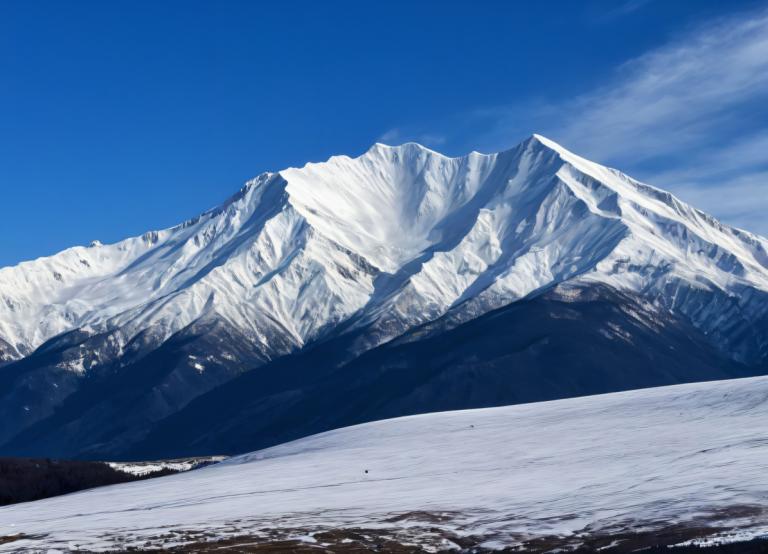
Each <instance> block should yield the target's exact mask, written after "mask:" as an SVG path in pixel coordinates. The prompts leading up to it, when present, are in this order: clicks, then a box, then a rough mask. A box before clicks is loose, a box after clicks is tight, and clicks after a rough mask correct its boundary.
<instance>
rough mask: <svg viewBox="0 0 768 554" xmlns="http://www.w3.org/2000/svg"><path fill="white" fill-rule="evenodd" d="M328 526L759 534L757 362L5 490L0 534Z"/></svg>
mask: <svg viewBox="0 0 768 554" xmlns="http://www.w3.org/2000/svg"><path fill="white" fill-rule="evenodd" d="M330 529H366V530H376V529H378V530H379V531H380V532H381V533H383V534H388V535H387V536H389V537H394V538H395V540H397V541H399V542H400V543H401V544H409V543H410V544H417V545H420V546H421V547H422V548H424V549H425V550H427V551H429V550H438V549H450V548H459V545H463V546H466V545H472V546H477V547H481V548H489V549H493V548H501V547H508V546H513V545H519V544H523V545H526V544H527V545H530V544H533V542H531V541H537V540H538V541H540V542H539V543H538V544H545V543H542V542H541V541H550V543H551V544H558V545H561V546H562V545H567V546H575V545H577V544H580V543H582V542H583V541H584V540H586V539H588V538H589V537H595V536H601V535H602V536H607V537H616V536H621V535H622V534H624V533H628V532H632V533H634V532H649V531H652V532H669V530H670V529H677V530H678V531H680V532H679V534H678V536H679V540H680V542H682V541H683V540H691V539H703V538H706V537H709V540H711V539H712V537H715V538H717V539H718V540H741V539H748V538H751V537H757V536H762V535H766V534H768V377H759V378H750V379H739V380H731V381H717V382H708V383H696V384H690V385H679V386H672V387H663V388H656V389H645V390H636V391H630V392H624V393H617V394H609V395H601V396H592V397H582V398H575V399H568V400H559V401H554V402H542V403H535V404H526V405H518V406H511V407H501V408H489V409H482V410H468V411H456V412H443V413H433V414H426V415H419V416H411V417H404V418H398V419H392V420H385V421H379V422H374V423H369V424H364V425H359V426H355V427H349V428H345V429H339V430H336V431H331V432H328V433H323V434H320V435H315V436H312V437H308V438H305V439H301V440H298V441H294V442H291V443H288V444H284V445H281V446H277V447H274V448H269V449H266V450H262V451H258V452H254V453H250V454H246V455H243V456H239V457H235V458H231V459H229V460H227V461H225V462H223V463H220V464H217V465H214V466H210V467H206V468H204V469H200V470H195V471H191V472H188V473H183V474H178V475H173V476H170V477H163V478H159V479H153V480H149V481H142V482H135V483H129V484H124V485H116V486H110V487H103V488H99V489H94V490H90V491H85V492H80V493H76V494H71V495H67V496H63V497H58V498H53V499H47V500H42V501H38V502H31V503H26V504H19V505H15V506H8V507H5V508H0V537H2V536H5V537H8V536H13V535H16V536H19V538H18V539H17V540H13V541H12V542H7V543H5V544H0V550H2V551H25V550H26V551H33V550H36V549H40V550H47V549H59V550H63V551H66V550H70V549H77V548H80V549H86V550H107V549H125V548H128V547H130V546H135V547H139V548H152V547H153V548H161V547H162V548H170V547H172V546H174V545H179V544H181V543H184V542H189V541H212V540H218V539H221V538H225V537H235V536H240V537H242V536H248V537H249V539H252V540H253V541H255V542H258V541H260V540H275V538H276V537H279V538H282V539H290V538H293V539H296V540H301V541H304V542H305V543H310V544H318V543H322V537H323V536H327V532H328V530H330ZM681 530H682V531H681ZM323 532H326V535H323ZM318 537H321V538H318ZM558 541H559V542H558ZM0 542H2V541H0ZM318 545H319V544H318Z"/></svg>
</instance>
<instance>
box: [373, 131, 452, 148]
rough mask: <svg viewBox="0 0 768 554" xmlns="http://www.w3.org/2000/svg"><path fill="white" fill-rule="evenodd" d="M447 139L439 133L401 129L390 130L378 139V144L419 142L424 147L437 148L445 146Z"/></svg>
mask: <svg viewBox="0 0 768 554" xmlns="http://www.w3.org/2000/svg"><path fill="white" fill-rule="evenodd" d="M446 141H447V137H446V136H445V135H441V134H438V133H413V132H409V131H405V130H403V129H400V128H394V129H389V130H388V131H386V132H384V133H382V134H381V136H380V137H379V138H378V139H376V142H382V143H384V144H390V145H396V144H402V143H404V142H418V143H419V144H423V145H424V146H429V147H430V148H435V147H438V146H441V145H443V144H445V142H446Z"/></svg>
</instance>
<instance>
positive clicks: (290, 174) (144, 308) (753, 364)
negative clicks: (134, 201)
mask: <svg viewBox="0 0 768 554" xmlns="http://www.w3.org/2000/svg"><path fill="white" fill-rule="evenodd" d="M767 250H768V241H766V239H764V238H761V237H758V236H757V235H752V234H750V233H748V232H745V231H740V230H737V229H733V228H731V227H728V226H726V225H723V224H721V223H719V222H718V221H717V220H716V219H714V218H713V217H712V216H709V215H707V214H704V213H703V212H701V211H699V210H697V209H695V208H693V207H691V206H689V205H687V204H685V203H684V202H682V201H680V200H678V199H677V198H675V197H674V196H673V195H671V194H669V193H667V192H665V191H663V190H661V189H657V188H655V187H652V186H650V185H646V184H643V183H640V182H639V181H636V180H634V179H632V178H631V177H628V176H626V175H624V174H623V173H621V172H619V171H618V170H615V169H610V168H606V167H604V166H601V165H599V164H595V163H593V162H590V161H588V160H586V159H584V158H581V157H579V156H577V155H576V154H573V153H571V152H569V151H568V150H566V149H565V148H563V147H561V146H560V145H557V144H556V143H554V142H552V141H550V140H549V139H546V138H544V137H541V136H539V135H534V136H532V137H530V138H529V139H527V140H526V141H524V142H522V143H521V144H519V145H518V146H516V147H515V148H512V149H510V150H507V151H504V152H500V153H496V154H480V153H476V152H473V153H470V154H467V155H466V156H462V157H456V158H450V157H447V156H443V155H442V154H439V153H437V152H434V151H432V150H429V149H427V148H424V147H422V146H420V145H417V144H415V143H406V144H404V145H401V146H386V145H381V144H376V145H374V146H372V147H371V148H370V149H369V150H368V151H367V152H365V153H363V154H361V155H360V156H358V157H356V158H350V157H348V156H334V157H331V158H330V159H329V160H328V161H326V162H321V163H308V164H305V165H304V166H303V167H301V168H288V169H285V170H282V171H278V172H268V173H262V174H261V175H259V176H258V177H256V178H254V179H252V180H250V181H248V182H247V183H246V184H245V185H244V186H243V187H242V188H241V189H240V190H239V191H238V192H237V193H236V194H234V195H233V196H231V197H230V198H229V199H228V200H227V201H225V202H224V203H223V204H222V205H221V206H219V207H216V208H213V209H211V210H208V211H206V212H204V213H202V214H201V215H200V216H197V217H195V218H192V219H190V220H187V221H186V222H184V223H182V224H180V225H177V226H174V227H170V228H168V229H164V230H159V231H151V232H148V233H145V234H144V235H142V236H140V237H132V238H128V239H125V240H123V241H120V242H118V243H115V244H111V245H101V244H94V245H93V246H91V247H74V248H71V249H68V250H65V251H63V252H62V253H60V254H58V255H56V256H53V257H48V258H42V259H38V260H36V261H33V262H25V263H23V264H19V265H18V266H15V267H12V268H4V269H0V300H2V302H0V356H4V357H5V359H6V361H7V363H6V367H5V368H4V369H3V370H2V371H0V380H2V381H3V383H4V385H5V390H6V391H7V392H6V393H5V394H0V415H2V416H3V417H5V418H7V420H8V421H11V422H12V423H11V424H9V426H8V428H7V430H6V433H4V434H0V451H2V450H3V448H4V446H3V441H11V442H8V443H6V444H7V445H10V444H17V445H19V444H22V443H23V444H31V443H30V440H32V441H33V442H35V441H37V440H38V439H34V440H33V437H37V436H42V435H39V433H40V432H41V431H40V429H41V428H47V427H46V426H47V425H49V424H50V422H54V423H55V422H59V423H61V424H64V423H62V422H63V421H64V419H62V418H63V417H64V416H62V415H61V414H62V413H65V412H66V413H75V414H80V415H79V416H77V417H75V420H74V421H81V422H82V421H84V420H82V418H85V417H86V415H85V414H86V412H87V411H88V410H89V409H91V408H88V407H87V406H89V404H88V402H91V404H93V403H96V405H99V402H100V397H99V396H98V395H97V394H96V393H95V392H87V391H89V390H91V389H93V391H97V390H99V391H102V390H104V391H106V392H104V393H103V394H104V396H105V398H109V397H110V396H111V395H115V394H118V393H117V392H111V391H110V386H109V383H111V382H113V381H114V380H115V379H117V380H118V381H120V380H122V381H120V382H130V383H131V386H130V387H129V390H131V391H135V392H136V394H138V393H139V392H141V391H144V393H146V394H148V395H149V397H150V398H151V399H152V400H151V401H149V400H142V402H148V404H147V405H146V407H145V409H146V414H151V415H148V416H147V418H148V421H145V422H144V423H142V424H141V425H143V427H142V429H141V430H139V429H138V428H137V429H129V430H128V431H126V432H127V433H128V434H129V435H131V436H132V437H133V438H131V439H126V440H127V441H128V442H131V441H136V440H139V441H140V440H143V438H142V437H145V436H146V433H148V432H150V428H152V427H153V426H155V425H156V424H158V422H160V421H163V420H165V419H166V418H168V417H170V416H171V415H172V414H175V413H181V412H183V411H184V410H185V409H187V406H188V405H192V404H191V403H193V401H194V399H196V398H198V397H203V396H205V395H208V394H209V393H210V394H213V391H214V390H216V389H217V388H219V387H221V386H223V385H224V384H225V383H227V382H230V381H233V380H234V381H237V380H238V379H239V378H240V377H242V376H243V375H244V374H247V373H252V372H254V371H256V372H257V373H256V374H255V375H258V376H262V377H260V378H264V377H263V375H264V373H265V372H268V371H269V368H270V367H276V366H275V364H276V363H277V362H278V361H279V360H281V359H283V358H286V357H290V356H296V355H298V354H301V353H302V352H305V351H312V349H313V348H314V347H315V345H321V344H324V343H328V344H329V345H335V346H334V347H335V348H337V351H332V350H329V348H330V346H329V347H324V348H325V349H324V350H322V351H323V352H325V355H327V356H329V357H330V358H331V359H333V364H331V365H333V367H331V365H328V366H324V369H322V371H321V370H318V374H317V375H313V374H312V372H311V370H308V373H306V374H305V373H302V372H303V369H300V368H298V366H291V367H292V369H291V370H290V371H298V372H299V373H301V374H302V375H305V378H306V379H324V378H328V379H330V378H331V374H332V373H333V372H335V371H336V368H338V367H342V366H344V365H345V364H353V362H354V360H355V359H357V358H359V357H360V356H361V355H362V354H363V353H365V352H368V351H371V350H373V349H376V348H379V347H381V346H383V345H386V344H388V343H390V342H391V341H401V342H403V341H404V342H413V341H419V340H421V339H422V338H423V337H424V336H425V333H427V334H430V333H431V334H433V335H434V334H435V333H438V334H439V333H445V332H447V331H448V330H450V329H453V328H458V327H461V326H463V325H465V324H467V323H469V322H471V321H473V320H475V319H477V318H479V317H482V316H483V315H484V314H488V313H491V312H492V311H494V310H499V309H502V308H505V307H508V306H512V305H514V304H515V303H518V302H521V301H523V300H526V299H535V298H537V297H542V298H544V297H546V298H551V301H550V300H545V301H544V303H543V304H542V306H543V307H544V309H547V310H551V312H552V314H560V315H557V316H555V315H553V316H552V317H561V315H562V313H563V312H562V310H560V308H557V309H555V308H554V307H553V306H555V304H552V302H554V301H558V302H559V301H560V299H566V300H567V299H570V300H568V301H570V302H580V301H581V300H579V299H580V298H591V297H594V298H593V300H592V302H598V303H600V302H602V303H606V302H607V303H608V304H609V303H610V301H608V300H606V299H609V298H613V299H614V300H611V301H614V302H620V303H625V306H632V309H633V310H635V312H636V315H634V316H633V315H632V314H631V313H629V312H628V313H627V314H624V315H622V316H621V318H619V319H617V320H616V321H614V322H613V325H614V328H605V327H604V326H603V325H602V324H601V323H600V321H599V320H597V319H595V318H594V316H593V315H590V314H595V313H598V312H600V310H602V309H603V308H597V307H595V308H584V310H583V311H582V312H579V314H580V315H579V316H578V317H581V318H582V319H583V323H584V324H585V325H587V326H588V330H589V331H590V332H592V333H596V334H599V333H602V334H603V335H605V334H607V335H608V336H610V337H613V339H612V340H616V341H623V342H624V343H626V344H627V345H628V346H627V348H629V349H632V348H635V349H636V348H637V344H640V343H641V342H642V343H643V344H644V345H645V348H651V349H654V348H657V349H661V348H673V347H676V348H693V347H692V346H691V345H693V344H700V345H704V344H706V345H709V346H708V347H707V348H709V347H710V346H711V347H712V348H713V349H714V350H713V351H712V353H711V354H710V358H709V359H710V361H711V364H709V365H712V364H714V365H718V364H719V367H720V368H721V373H720V375H721V376H722V377H723V378H725V377H727V376H733V375H735V374H738V375H742V374H750V373H756V372H757V373H759V372H760V371H763V369H762V368H763V367H764V365H765V360H766V359H767V358H768V254H767V253H766V251H767ZM603 290H605V292H601V291H603ZM548 291H555V292H556V294H555V293H552V294H555V296H552V295H551V294H550V293H549V292H548ZM590 291H592V292H590ZM595 291H597V292H595ZM614 293H618V294H614ZM547 294H550V296H546V295H547ZM590 295H592V296H590ZM595 306H597V304H595ZM580 309H581V308H580ZM633 318H634V320H637V321H640V322H642V328H641V327H636V325H635V323H634V322H633V321H634V320H633ZM665 320H668V321H665ZM507 324H508V325H512V326H514V321H513V320H509V321H508V323H507ZM542 325H543V327H542V328H541V329H542V332H543V333H545V334H546V333H547V325H549V329H554V328H557V326H558V324H557V323H556V321H555V320H554V319H552V320H551V321H549V323H547V324H546V325H545V324H544V323H542ZM425 326H426V327H425ZM645 328H653V329H654V331H653V332H654V333H656V334H655V335H652V336H656V337H657V339H656V341H657V342H656V343H654V342H653V339H652V338H651V336H647V334H646V332H645V331H643V330H642V329H645ZM427 329H428V330H427ZM681 329H684V334H687V335H686V336H688V339H686V341H684V342H680V340H679V338H676V337H678V336H679V335H680V333H681V332H683V331H681ZM499 332H500V333H501V334H500V335H499V340H502V341H508V340H509V339H508V338H507V337H505V335H504V334H503V330H500V331H499ZM562 332H567V333H571V334H573V333H577V329H576V328H575V327H566V328H563V331H562ZM631 340H636V341H638V342H637V344H635V345H632V344H631ZM628 341H629V342H628ZM566 344H567V348H571V349H573V348H576V346H575V345H574V344H571V343H563V345H564V346H563V348H566V346H565V345H566ZM674 345H676V346H674ZM684 345H687V346H684ZM604 347H605V348H608V346H606V345H604ZM708 351H709V350H708ZM715 352H716V353H715ZM478 354H481V353H478ZM499 355H501V354H499ZM569 355H571V354H569ZM572 355H574V356H576V357H577V358H578V353H572ZM632 356H635V358H632V359H634V360H635V362H633V363H635V364H639V365H636V366H632V367H633V368H635V369H633V370H632V371H640V369H639V368H640V367H641V364H642V363H647V360H646V362H641V360H645V359H646V358H644V357H643V355H642V354H641V353H640V352H639V351H638V352H636V355H635V354H632V355H630V358H631V357H632ZM686 356H687V355H681V359H690V360H694V359H695V357H686ZM691 356H693V355H691ZM481 357H482V356H481ZM502 357H503V356H502ZM297 359H302V360H304V359H305V358H297ZM538 359H539V358H537V357H536V356H534V357H530V356H529V357H526V358H525V360H524V361H523V362H520V363H524V364H529V365H530V367H534V366H535V367H539V366H538V364H539V363H540V362H539V361H537V360H538ZM586 359H587V358H586V357H583V358H582V359H581V361H582V362H584V361H585V360H586ZM664 359H666V358H664ZM148 360H155V361H154V362H152V363H150V362H149V361H148ZM307 360H308V361H306V362H303V363H307V364H310V365H312V364H313V363H314V362H313V361H312V360H311V357H310V358H307ZM589 360H590V364H592V365H591V366H584V364H583V363H582V364H579V363H576V364H575V365H576V366H579V367H582V366H583V367H582V369H581V370H580V371H587V372H589V371H594V372H599V371H603V369H604V368H602V367H601V364H602V363H603V362H601V361H600V359H599V357H596V356H594V355H592V354H590V355H589ZM489 363H491V365H492V366H493V367H496V365H495V364H497V361H489ZM664 363H665V364H672V363H673V362H672V361H671V360H668V359H667V361H665V362H664ZM152 364H155V365H152ZM705 365H708V364H705ZM289 366H290V364H289ZM489 367H490V366H489ZM590 367H591V369H590ZM665 367H666V366H665ZM662 369H663V368H662ZM667 369H668V370H669V371H668V374H669V375H674V376H675V377H674V379H672V378H669V379H662V381H661V382H664V383H671V382H677V381H675V379H677V380H696V374H695V371H692V372H685V371H682V370H681V369H680V368H677V367H675V368H673V367H672V366H671V365H670V366H669V367H668V368H667ZM360 371H363V372H365V371H366V369H365V368H361V369H360ZM445 371H449V372H450V371H452V370H451V369H450V368H445ZM493 371H496V370H495V369H494V370H493ZM617 371H618V370H617ZM701 371H702V374H703V372H704V370H703V369H702V370H701ZM130 372H135V375H134V374H130ZM129 374H130V375H129ZM652 374H653V372H648V379H649V380H650V379H651V377H650V376H651V375H652ZM138 375H142V376H143V377H142V379H144V380H143V381H142V380H141V379H139V378H138ZM633 375H634V374H633ZM712 375H715V373H712ZM625 381H626V382H627V383H629V382H632V383H636V384H637V383H640V384H642V379H640V378H635V377H634V376H633V377H631V378H630V377H629V374H628V375H627V379H626V380H625ZM115 382H117V381H115ZM237 382H239V381H237ZM510 382H512V381H510ZM619 382H620V380H619V381H617V385H616V386H620V385H619ZM95 383H101V384H99V385H98V386H97V385H96V384H95ZM589 383H593V382H592V381H591V380H590V379H586V380H584V381H583V382H582V383H581V384H579V381H578V380H576V381H574V385H573V389H572V390H573V392H574V394H575V393H579V394H583V393H589V392H590V391H591V390H593V388H590V387H594V384H589ZM291 386H293V387H296V386H298V385H296V384H292V385H291ZM370 386H374V385H373V384H371V385H370ZM551 386H554V384H552V385H551ZM51 387H53V389H55V390H53V391H51ZM93 387H95V388H93ZM555 388H557V387H555ZM555 388H552V389H551V390H552V391H554V390H555ZM557 390H560V389H559V388H557ZM86 392H87V394H86ZM603 392H606V391H603ZM358 393H360V394H364V393H361V392H360V391H357V392H356V393H355V394H358ZM100 394H101V393H100ZM131 394H133V393H131ZM254 394H255V396H254V397H255V398H259V399H261V400H259V402H262V401H263V402H277V401H278V400H277V399H276V398H271V397H270V398H267V397H263V395H261V394H260V393H254ZM280 394H289V390H288V389H286V390H284V391H283V392H281V393H280ZM510 394H512V393H511V392H510ZM558 394H562V392H560V393H558ZM94 395H95V396H94ZM459 396H460V397H461V395H459ZM481 397H482V398H486V396H485V395H484V394H480V395H479V396H478V398H481ZM513 397H514V398H513ZM85 398H89V399H90V400H89V401H88V402H86V401H85V400H84V399H85ZM510 398H511V400H515V399H516V398H517V396H515V395H512V396H511V397H510ZM78 399H79V400H78ZM465 400H466V399H465ZM104 401H105V402H106V400H104ZM134 401H136V400H134ZM515 401H517V400H515ZM456 402H457V403H458V404H459V405H460V404H461V401H460V398H459V399H457V400H456ZM408 405H409V406H410V408H408V409H411V410H412V409H419V408H418V406H416V405H414V404H408ZM67 406H69V408H67ZM471 407H479V406H475V405H472V406H471ZM104 409H105V410H106V411H105V412H104V414H106V413H110V414H112V412H111V411H110V409H107V408H104ZM68 410H69V411H68ZM84 410H85V411H84ZM142 413H144V412H142ZM104 414H102V415H100V416H99V417H105V415H104ZM90 417H93V416H90ZM360 417H362V415H361V416H360ZM78 418H80V419H78ZM65 419H66V421H69V422H70V423H66V425H70V424H71V421H70V419H71V418H70V416H69V415H68V416H66V418H65ZM45 422H49V423H45ZM56 425H58V423H56ZM78 425H80V424H78ZM82 425H85V427H87V428H91V427H92V426H93V423H88V424H87V425H86V424H85V423H84V422H83V423H82ZM137 425H138V424H137ZM40 426H42V427H40ZM147 426H149V427H147ZM34 429H38V430H37V431H34ZM14 437H15V438H14ZM24 437H25V438H24ZM40 440H42V439H40ZM82 440H83V441H84V443H83V445H82V447H80V446H79V447H77V448H82V449H85V450H83V451H91V450H92V449H93V448H96V451H98V448H100V447H98V446H95V445H98V444H102V442H100V441H94V440H93V437H91V438H89V437H88V436H87V434H83V436H82ZM14 441H15V442H14ZM19 441H21V442H19ZM89 441H90V442H91V443H92V444H90V446H88V445H86V444H85V443H88V442H89ZM113 442H114V441H113ZM41 444H42V443H41ZM14 448H15V447H14ZM25 448H26V447H25ZM109 448H112V446H110V447H109ZM117 448H118V450H119V448H122V446H120V447H117ZM88 449H91V450H88ZM110 452H111V450H110Z"/></svg>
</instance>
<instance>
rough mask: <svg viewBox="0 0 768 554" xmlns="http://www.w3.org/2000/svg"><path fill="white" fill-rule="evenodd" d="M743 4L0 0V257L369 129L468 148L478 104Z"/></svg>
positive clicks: (118, 225) (543, 83)
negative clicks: (0, 209) (0, 210)
mask: <svg viewBox="0 0 768 554" xmlns="http://www.w3.org/2000/svg"><path fill="white" fill-rule="evenodd" d="M758 4H759V3H757V2H750V1H745V2H736V1H730V2H722V1H719V0H718V1H716V0H696V1H694V0H691V1H688V2H686V1H682V0H671V1H656V2H650V1H641V0H634V1H630V2H621V1H597V0H592V1H586V2H576V1H559V2H522V1H520V2H516V1H497V2H491V1H473V2H437V1H435V2H413V1H409V2H405V1H403V2H361V1H355V2H271V3H267V2H255V1H243V2H237V1H221V2H214V1H209V2H199V1H189V0H186V1H178V2H172V1H146V2H144V1H137V0H132V1H130V2H129V1H109V2H104V1H71V2H60V1H57V0H56V1H53V0H52V1H49V2H42V1H38V0H17V1H15V0H6V1H3V2H0V195H1V202H2V206H3V209H2V212H1V214H2V215H0V266H3V265H8V264H13V263H16V262H18V261H21V260H24V259H31V258H34V257H37V256H42V255H48V254H52V253H54V252H56V251H58V250H60V249H63V248H65V247H67V246H71V245H76V244H87V243H88V242H89V241H91V240H93V239H99V240H101V241H102V242H112V241H115V240H118V239H121V238H124V237H126V236H131V235H135V234H140V233H143V232H144V231H146V230H149V229H157V228H163V227H167V226H170V225H173V224H176V223H178V222H180V221H182V220H184V219H186V218H188V217H191V216H194V215H195V214H197V213H199V212H201V211H203V210H205V209H207V208H209V207H211V206H213V205H216V204H217V203H219V202H221V201H222V200H224V199H225V198H226V197H228V196H229V195H231V194H233V193H234V192H235V191H236V190H237V189H238V188H239V187H240V185H241V183H242V182H243V181H245V180H246V179H248V178H250V177H252V176H255V175H256V174H258V173H260V172H262V171H265V170H279V169H281V168H284V167H286V166H295V165H303V163H305V162H306V161H319V160H323V159H326V158H327V157H329V156H330V155H332V154H338V153H346V154H350V155H356V154H359V153H361V152H362V151H364V150H366V149H367V148H368V147H369V146H370V145H371V144H372V143H373V142H375V141H376V140H379V139H381V138H382V137H384V138H391V139H394V140H392V141H391V142H401V141H402V140H409V139H419V140H422V141H423V142H426V143H427V144H428V145H430V146H433V147H435V148H436V149H438V150H441V151H444V152H446V153H448V154H454V155H458V154H463V153H466V152H468V151H470V150H473V149H478V150H483V148H485V147H486V146H489V144H490V141H488V140H487V134H486V133H485V132H484V130H483V129H482V128H481V127H482V125H484V123H483V121H484V120H483V118H482V117H479V118H478V117H476V115H477V113H478V112H482V110H483V109H485V108H487V107H495V106H514V105H525V104H526V103H528V102H532V101H536V99H540V98H546V99H547V100H548V101H552V102H554V103H557V102H559V101H567V99H569V98H572V97H574V96H577V95H580V94H583V93H585V92H586V91H589V90H591V89H593V88H594V87H597V86H599V85H600V84H601V83H603V82H607V81H609V80H610V79H611V76H612V75H615V73H616V71H617V70H620V67H621V65H622V64H623V63H624V62H625V61H626V60H629V59H633V58H636V57H637V56H640V55H642V54H643V53H644V52H647V51H649V50H652V49H654V48H656V47H657V46H658V45H660V44H664V43H666V42H668V41H671V40H674V39H675V37H676V36H677V35H678V34H680V33H682V32H684V30H686V29H689V28H691V27H695V26H696V25H698V24H700V23H701V22H703V21H706V20H708V19H712V18H717V17H720V16H722V15H724V14H725V12H734V11H739V10H748V9H754V8H755V6H757V5H758ZM532 125H533V123H532V122H527V121H526V120H525V118H524V117H522V118H518V120H517V121H516V123H515V124H514V125H512V126H511V127H510V128H509V130H508V131H505V132H504V133H503V134H502V137H501V139H499V138H498V136H497V138H495V140H496V142H497V143H500V144H493V145H492V146H493V147H504V146H512V145H514V144H516V143H517V142H519V141H520V140H521V139H522V138H524V137H525V136H527V135H528V134H530V133H532V132H536V131H542V130H541V129H537V128H535V127H533V126H532ZM397 139H402V140H397ZM430 142H431V143H432V144H429V143H430ZM565 146H569V145H568V144H566V145H565Z"/></svg>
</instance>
